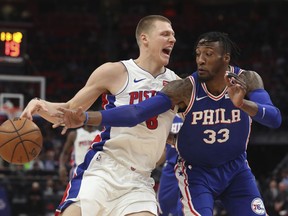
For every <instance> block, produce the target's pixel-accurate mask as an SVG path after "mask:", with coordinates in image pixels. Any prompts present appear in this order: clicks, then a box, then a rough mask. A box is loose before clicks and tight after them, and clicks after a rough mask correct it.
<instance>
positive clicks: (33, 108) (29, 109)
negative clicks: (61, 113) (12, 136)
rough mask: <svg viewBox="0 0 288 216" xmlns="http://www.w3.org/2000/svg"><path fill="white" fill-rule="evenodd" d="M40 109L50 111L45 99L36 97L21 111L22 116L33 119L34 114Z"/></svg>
mask: <svg viewBox="0 0 288 216" xmlns="http://www.w3.org/2000/svg"><path fill="white" fill-rule="evenodd" d="M40 111H44V112H48V109H47V108H46V105H45V103H44V101H43V100H40V99H38V98H34V99H32V100H31V101H30V102H29V103H28V104H27V106H26V108H25V109H24V110H23V112H22V113H21V115H20V118H27V119H29V120H33V117H32V116H33V115H34V114H37V113H38V112H40Z"/></svg>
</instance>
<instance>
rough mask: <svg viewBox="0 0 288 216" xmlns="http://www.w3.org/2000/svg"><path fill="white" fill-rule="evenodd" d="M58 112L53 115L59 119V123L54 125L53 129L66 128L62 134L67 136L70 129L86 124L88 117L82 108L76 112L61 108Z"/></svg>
mask: <svg viewBox="0 0 288 216" xmlns="http://www.w3.org/2000/svg"><path fill="white" fill-rule="evenodd" d="M57 110H58V112H57V113H55V114H53V115H52V116H53V117H57V118H58V122H57V123H54V124H53V128H57V127H59V126H64V127H63V130H62V132H61V134H65V133H66V131H67V129H68V128H78V127H81V126H82V125H83V124H84V121H85V119H86V115H85V112H84V111H83V109H82V107H79V108H78V109H76V110H71V109H66V108H63V107H59V108H57Z"/></svg>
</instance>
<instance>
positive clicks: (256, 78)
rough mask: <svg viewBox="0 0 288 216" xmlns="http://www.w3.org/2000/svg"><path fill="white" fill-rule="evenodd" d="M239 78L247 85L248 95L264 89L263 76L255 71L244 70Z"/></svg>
mask: <svg viewBox="0 0 288 216" xmlns="http://www.w3.org/2000/svg"><path fill="white" fill-rule="evenodd" d="M239 77H240V78H242V79H243V80H244V81H245V83H246V85H247V93H248V92H251V91H253V90H255V89H263V88H264V84H263V80H262V78H261V76H260V75H259V74H258V73H257V72H256V71H253V70H243V71H241V73H240V74H239Z"/></svg>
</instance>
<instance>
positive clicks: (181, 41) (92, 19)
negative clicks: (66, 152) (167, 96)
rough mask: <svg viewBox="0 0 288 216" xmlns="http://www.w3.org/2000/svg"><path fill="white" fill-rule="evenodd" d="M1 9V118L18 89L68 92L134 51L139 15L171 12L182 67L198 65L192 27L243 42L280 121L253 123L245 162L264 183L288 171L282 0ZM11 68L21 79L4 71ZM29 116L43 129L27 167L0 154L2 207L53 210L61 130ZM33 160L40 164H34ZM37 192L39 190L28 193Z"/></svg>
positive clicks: (181, 70)
mask: <svg viewBox="0 0 288 216" xmlns="http://www.w3.org/2000/svg"><path fill="white" fill-rule="evenodd" d="M0 11H1V12H0V31H1V40H0V43H1V44H0V49H1V53H0V95H1V94H4V96H5V95H6V96H7V94H8V96H7V97H4V99H3V101H1V122H3V121H4V120H5V119H6V118H7V115H8V117H11V116H12V115H17V113H18V114H19V112H20V111H21V110H19V109H18V108H19V106H20V105H21V104H19V103H20V102H19V100H18V99H19V98H18V95H21V96H23V100H24V101H23V104H24V106H25V105H26V104H27V102H28V101H29V100H30V99H31V98H34V97H36V96H37V97H39V96H42V97H45V98H46V99H48V100H50V101H65V100H68V99H70V98H71V97H72V96H73V95H74V94H75V93H76V92H77V91H78V90H79V89H80V88H81V87H82V86H83V85H84V84H85V81H86V80H87V78H88V77H89V75H90V74H91V72H92V71H93V70H94V69H95V68H96V67H98V66H99V65H100V64H102V63H104V62H107V61H118V60H122V59H127V58H136V57H137V55H138V48H137V45H136V40H135V36H134V35H135V34H134V31H135V27H136V24H137V22H138V21H139V19H140V18H141V17H143V16H145V15H149V14H161V15H164V16H167V17H168V18H169V19H171V21H172V24H173V28H174V30H175V32H176V39H177V43H176V45H175V48H174V51H173V53H172V57H171V61H170V64H169V67H170V68H171V69H173V70H174V71H175V72H176V73H178V74H179V75H181V74H187V73H188V74H189V73H191V72H193V71H194V70H195V69H196V66H195V63H194V56H193V47H194V42H195V40H196V38H197V36H199V35H200V34H201V33H204V32H206V31H213V30H216V31H223V32H227V33H228V34H229V35H230V37H231V38H232V39H233V40H234V41H236V42H237V43H238V45H239V46H240V48H241V57H240V59H239V65H240V66H241V67H242V68H244V69H253V70H255V71H257V72H258V73H259V74H260V75H261V76H262V78H263V80H264V85H265V88H266V89H267V91H268V92H269V93H270V95H271V98H272V101H273V102H274V104H275V105H276V106H278V107H279V108H280V109H281V112H282V117H283V124H282V126H281V128H280V129H276V130H272V129H267V128H265V127H263V126H260V125H258V124H257V123H254V124H253V129H252V136H251V141H250V144H249V146H248V159H249V162H250V166H251V168H252V170H253V172H254V173H255V175H256V179H257V180H258V182H259V187H261V189H262V191H263V193H264V192H265V189H266V188H268V182H270V180H271V179H276V180H277V182H281V181H283V180H285V178H287V179H288V177H287V176H285V175H286V173H287V172H286V168H287V164H288V162H287V161H288V159H286V157H287V155H286V154H287V150H288V137H287V136H288V135H287V111H288V109H287V105H288V103H287V102H288V97H287V92H288V91H287V87H288V76H287V74H288V72H287V70H288V67H287V58H288V57H287V56H288V46H287V43H288V24H287V21H286V19H287V12H288V1H284V0H281V1H280V0H270V1H268V0H267V1H264V0H251V1H249V0H246V1H245V0H214V1H213V0H157V1H156V0H154V1H153V0H118V1H117V0H83V1H80V0H69V1H68V0H61V1H60V0H0ZM2 32H12V33H13V32H21V33H22V35H23V37H22V39H23V40H22V41H21V43H19V44H20V46H21V47H19V49H20V51H21V52H20V53H19V55H17V56H16V57H15V56H12V57H11V56H9V52H8V54H7V53H6V54H5V48H4V47H5V39H3V38H5V37H4V36H3V35H2ZM19 44H18V45H19ZM10 76H12V77H14V76H15V77H18V78H19V79H20V80H21V81H23V82H19V80H17V81H15V80H13V79H12V80H11V81H9V79H8V81H7V79H6V78H7V77H10ZM1 77H2V78H1ZM23 77H30V78H31V77H34V78H36V77H37V78H44V80H45V93H44V96H43V94H41V86H40V82H32V81H31V82H30V81H24V80H25V79H24V78H23ZM31 79H32V80H33V78H31ZM9 94H11V95H12V97H11V98H9ZM15 95H16V97H14V96H15ZM100 104H101V101H100V100H99V101H97V102H96V103H95V105H94V106H93V108H94V109H100ZM35 122H36V123H37V124H38V125H39V126H40V127H41V129H42V132H43V136H44V148H43V151H42V152H41V155H40V156H39V158H38V159H37V161H36V162H33V163H32V164H27V165H25V166H24V167H22V166H12V165H10V164H7V163H6V162H4V161H2V162H1V165H0V173H1V174H0V183H1V184H0V186H1V187H0V189H1V190H0V199H2V201H3V202H4V203H6V204H8V205H7V206H6V207H7V208H0V215H7V216H9V215H22V216H25V215H29V216H30V215H52V212H53V211H54V208H55V205H56V204H57V203H58V202H59V200H60V198H61V195H62V193H63V190H64V189H65V188H64V185H61V184H60V183H59V182H58V176H57V175H58V173H57V172H58V168H57V163H58V159H59V152H60V151H61V147H62V145H63V142H64V140H65V136H61V135H60V132H59V130H52V129H51V125H50V124H48V123H47V122H45V121H43V120H42V119H40V118H39V119H38V118H37V119H35ZM38 162H39V164H43V167H42V168H41V167H40V168H37V167H36V165H37V163H38ZM35 164H36V165H35ZM45 164H49V165H45ZM35 182H36V183H35ZM37 183H39V187H38V189H37ZM49 184H52V186H49ZM35 185H36V189H35V187H34V186H35ZM33 187H34V189H32V188H33ZM35 191H36V192H35ZM34 193H35V194H37V196H40V197H41V199H40V200H38V199H33V194H34ZM31 194H32V195H31ZM45 194H46V195H45ZM59 197H60V198H59ZM34 198H35V196H34ZM39 206H41V208H39ZM1 211H2V212H3V213H1ZM270 216H271V215H270Z"/></svg>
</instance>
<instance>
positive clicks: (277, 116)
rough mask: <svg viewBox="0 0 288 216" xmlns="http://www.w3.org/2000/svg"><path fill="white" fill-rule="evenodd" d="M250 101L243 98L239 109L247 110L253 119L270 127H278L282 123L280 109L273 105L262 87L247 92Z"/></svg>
mask: <svg viewBox="0 0 288 216" xmlns="http://www.w3.org/2000/svg"><path fill="white" fill-rule="evenodd" d="M249 99H250V100H251V101H247V100H244V103H243V105H242V106H241V109H242V110H243V111H245V112H247V113H248V114H249V115H250V116H251V117H252V119H253V120H255V121H257V122H258V123H260V124H263V125H265V126H267V127H270V128H278V127H280V125H281V123H282V117H281V112H280V110H279V109H278V108H277V107H275V106H274V105H273V103H272V101H271V99H270V96H269V95H268V93H267V92H266V91H265V90H264V89H258V90H255V91H253V92H251V93H250V94H249Z"/></svg>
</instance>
